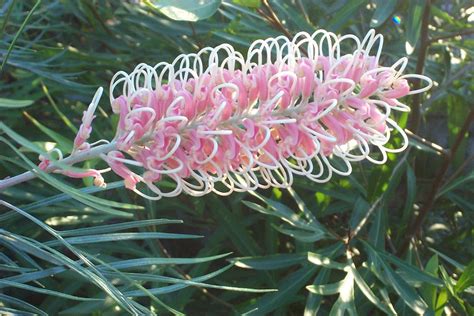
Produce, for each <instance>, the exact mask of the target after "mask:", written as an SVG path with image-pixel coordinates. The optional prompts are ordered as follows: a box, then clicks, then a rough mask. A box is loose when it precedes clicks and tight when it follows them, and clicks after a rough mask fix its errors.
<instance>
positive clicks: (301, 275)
mask: <svg viewBox="0 0 474 316" xmlns="http://www.w3.org/2000/svg"><path fill="white" fill-rule="evenodd" d="M316 270H317V268H316V267H314V266H312V265H305V266H303V267H302V268H301V269H299V270H297V271H296V272H293V273H291V274H290V275H288V276H287V277H286V278H284V279H283V280H281V281H280V283H279V284H278V292H275V293H268V294H265V295H264V296H263V297H261V298H259V299H258V300H257V301H256V302H255V303H254V304H252V306H251V308H250V310H249V311H247V313H246V314H247V315H268V314H270V313H271V312H272V311H274V310H275V309H277V308H279V307H280V306H283V305H285V304H286V303H287V302H288V301H289V300H291V299H292V298H293V297H294V295H295V294H296V293H297V292H298V291H300V290H301V288H302V287H303V286H305V284H306V283H307V282H308V280H309V279H310V278H311V277H312V276H313V275H314V273H315V272H316Z"/></svg>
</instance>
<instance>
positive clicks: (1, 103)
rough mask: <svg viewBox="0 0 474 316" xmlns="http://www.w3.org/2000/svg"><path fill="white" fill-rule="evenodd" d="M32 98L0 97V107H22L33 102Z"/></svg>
mask: <svg viewBox="0 0 474 316" xmlns="http://www.w3.org/2000/svg"><path fill="white" fill-rule="evenodd" d="M33 102H34V101H33V100H13V99H4V98H0V108H7V109H17V108H24V107H26V106H30V105H32V104H33Z"/></svg>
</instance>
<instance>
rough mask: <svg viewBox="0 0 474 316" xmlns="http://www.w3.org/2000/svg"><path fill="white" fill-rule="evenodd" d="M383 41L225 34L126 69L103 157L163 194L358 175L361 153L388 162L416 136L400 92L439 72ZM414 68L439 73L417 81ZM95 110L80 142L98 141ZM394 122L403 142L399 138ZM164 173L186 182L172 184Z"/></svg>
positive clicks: (119, 77) (135, 182) (118, 79)
mask: <svg viewBox="0 0 474 316" xmlns="http://www.w3.org/2000/svg"><path fill="white" fill-rule="evenodd" d="M351 45H353V46H354V50H353V51H345V50H346V48H347V47H350V46H351ZM382 45H383V37H382V35H380V34H378V35H377V34H375V31H374V30H371V31H369V32H368V33H367V35H366V36H365V37H364V38H362V39H359V38H357V37H356V36H355V35H352V34H350V35H345V36H342V37H338V36H337V35H336V34H334V33H331V32H327V31H324V30H318V31H316V32H315V33H313V34H308V33H305V32H300V33H298V34H296V35H295V36H294V38H293V39H288V38H286V37H284V36H279V37H277V38H268V39H265V40H258V41H255V42H254V43H252V44H251V45H250V48H249V49H248V52H247V54H246V56H244V55H242V54H241V53H239V52H236V51H235V50H234V48H233V47H232V46H230V45H229V44H223V45H220V46H218V47H216V48H209V47H207V48H204V49H203V50H202V51H200V52H198V53H195V54H189V55H184V54H183V55H180V56H178V57H177V58H176V59H175V60H174V61H173V62H172V63H165V62H161V63H159V64H158V65H156V66H154V67H153V66H149V65H146V64H140V65H138V66H137V67H136V68H135V69H134V70H133V71H132V72H131V73H130V74H127V73H125V72H124V71H120V72H118V73H117V74H116V75H115V76H114V77H113V78H112V82H111V85H110V90H109V91H110V101H111V105H112V109H113V112H114V113H116V114H118V115H119V123H118V126H117V132H116V135H115V137H114V139H113V141H112V142H111V143H112V144H114V145H115V149H116V150H114V151H112V152H110V153H109V154H108V155H107V156H102V158H103V159H104V160H105V161H106V162H107V163H108V164H109V166H110V167H111V168H112V170H113V171H114V172H115V173H116V174H117V175H119V176H120V177H122V178H123V179H124V181H125V186H126V188H128V189H131V190H134V191H135V192H136V193H138V194H140V195H141V196H144V197H146V198H149V199H154V200H158V199H160V198H161V197H165V196H166V197H170V196H176V195H178V194H181V192H185V193H188V194H191V195H194V196H201V195H204V194H207V193H209V192H215V193H217V194H221V195H227V194H230V193H232V192H234V191H235V192H245V191H249V190H256V189H257V188H268V187H281V188H285V187H289V186H291V185H292V182H293V179H294V175H300V176H305V177H306V178H308V179H310V180H311V181H315V182H326V181H329V180H330V179H331V177H332V175H333V174H338V175H341V176H346V175H348V174H350V172H351V171H352V167H351V163H352V162H354V161H362V160H366V161H369V162H372V163H378V164H380V163H384V162H385V161H386V159H387V153H391V152H399V151H401V150H403V149H404V148H406V146H407V144H408V141H407V138H406V135H405V133H404V131H403V129H402V128H400V127H399V126H398V125H397V124H396V123H395V122H394V121H393V120H392V119H391V118H390V114H391V112H392V111H407V110H409V108H408V107H407V106H406V105H404V104H403V103H401V102H400V101H399V99H400V98H402V97H404V96H406V95H411V94H415V93H421V92H424V91H426V90H428V89H429V88H430V87H431V85H432V81H431V79H429V78H428V77H425V76H423V75H417V74H405V75H403V72H404V71H405V69H406V66H407V59H406V58H402V59H400V60H398V61H396V62H395V63H393V64H392V65H391V66H390V65H388V66H384V65H380V64H379V62H380V60H383V59H381V58H380V55H381V53H382ZM410 78H415V79H418V80H423V81H425V82H427V83H428V84H427V85H426V86H424V87H422V88H419V89H417V90H415V91H411V90H410V86H409V84H408V81H407V80H409V79H410ZM117 92H118V94H117ZM114 93H115V95H114ZM95 103H96V102H94V101H93V103H91V106H92V104H95ZM95 106H96V104H95V105H94V107H93V108H94V109H95ZM92 119H93V110H92V109H91V111H89V110H88V111H87V112H86V113H85V114H84V119H83V125H81V130H80V133H79V135H78V138H77V142H75V144H77V146H76V147H77V148H83V146H86V145H87V143H85V141H86V140H87V138H88V137H89V134H90V129H91V126H90V123H91V121H92ZM393 131H396V132H397V135H400V137H401V138H402V143H401V144H400V148H393V144H388V143H389V141H390V139H391V136H392V132H393ZM125 154H126V156H127V157H129V158H128V159H127V158H125ZM332 158H336V159H337V160H339V161H342V164H340V165H342V166H343V168H342V169H339V168H336V167H335V166H334V165H333V159H332ZM126 164H128V165H133V166H134V167H133V170H134V171H131V170H130V169H129V168H128V167H127V166H126ZM162 179H166V180H170V181H172V182H174V184H175V186H174V187H173V188H171V189H170V190H169V191H166V192H165V191H163V190H162V188H159V187H158V183H159V181H161V180H162ZM139 183H141V184H140V185H139ZM142 187H148V189H149V190H150V192H153V193H154V194H155V195H154V196H149V195H146V194H144V193H142V192H141V191H140V190H141V188H142Z"/></svg>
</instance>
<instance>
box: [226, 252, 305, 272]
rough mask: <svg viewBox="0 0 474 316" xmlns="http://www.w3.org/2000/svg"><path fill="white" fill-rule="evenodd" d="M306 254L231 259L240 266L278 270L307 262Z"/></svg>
mask: <svg viewBox="0 0 474 316" xmlns="http://www.w3.org/2000/svg"><path fill="white" fill-rule="evenodd" d="M306 258H307V255H306V254H276V255H269V256H259V257H240V258H235V259H231V260H230V261H231V262H232V263H234V264H235V265H236V266H237V267H239V268H245V269H254V270H276V269H282V268H287V267H291V266H293V265H295V264H301V263H304V262H306Z"/></svg>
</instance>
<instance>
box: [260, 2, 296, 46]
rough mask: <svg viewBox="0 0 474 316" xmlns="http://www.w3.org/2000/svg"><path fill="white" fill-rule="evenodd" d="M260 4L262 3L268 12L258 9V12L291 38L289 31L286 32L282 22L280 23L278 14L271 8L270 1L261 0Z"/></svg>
mask: <svg viewBox="0 0 474 316" xmlns="http://www.w3.org/2000/svg"><path fill="white" fill-rule="evenodd" d="M262 4H263V7H264V8H265V9H266V10H267V11H268V13H269V14H266V13H264V12H263V11H262V10H260V9H259V10H258V13H260V15H262V16H264V17H265V18H267V20H268V21H269V22H270V23H271V24H273V26H275V27H276V28H277V29H279V30H280V31H282V32H283V34H285V36H286V37H288V38H292V37H293V36H292V35H291V33H290V32H288V30H287V29H286V27H285V26H284V25H283V23H281V21H280V19H279V18H278V16H277V15H276V13H275V11H274V10H273V8H272V6H271V5H270V3H269V2H268V0H262Z"/></svg>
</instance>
